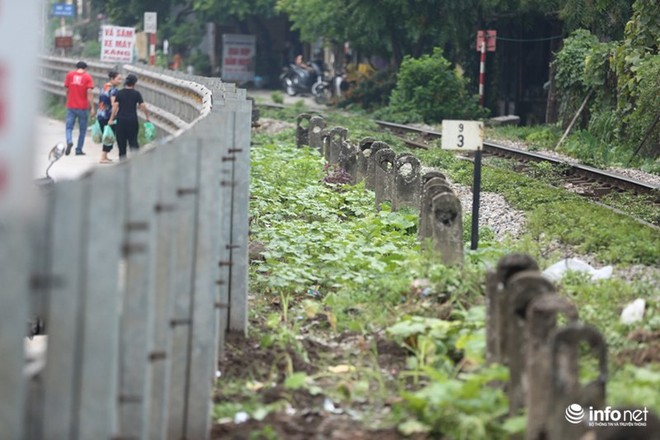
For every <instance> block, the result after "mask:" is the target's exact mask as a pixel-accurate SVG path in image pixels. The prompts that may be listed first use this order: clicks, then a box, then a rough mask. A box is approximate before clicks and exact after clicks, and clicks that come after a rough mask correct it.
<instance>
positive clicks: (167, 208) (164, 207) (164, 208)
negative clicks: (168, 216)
mask: <svg viewBox="0 0 660 440" xmlns="http://www.w3.org/2000/svg"><path fill="white" fill-rule="evenodd" d="M154 210H155V211H156V212H172V211H174V210H176V205H168V204H164V203H156V206H154Z"/></svg>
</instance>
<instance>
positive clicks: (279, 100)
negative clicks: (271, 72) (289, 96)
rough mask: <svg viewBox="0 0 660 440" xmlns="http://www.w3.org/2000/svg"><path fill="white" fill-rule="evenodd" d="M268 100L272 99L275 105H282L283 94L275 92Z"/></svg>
mask: <svg viewBox="0 0 660 440" xmlns="http://www.w3.org/2000/svg"><path fill="white" fill-rule="evenodd" d="M270 99H272V100H273V102H274V103H275V104H284V93H282V92H280V91H279V90H275V91H274V92H272V93H271V94H270Z"/></svg>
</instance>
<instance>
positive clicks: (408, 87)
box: [382, 48, 486, 123]
mask: <svg viewBox="0 0 660 440" xmlns="http://www.w3.org/2000/svg"><path fill="white" fill-rule="evenodd" d="M382 114H384V115H392V116H395V117H397V118H399V120H400V122H414V121H415V119H421V120H422V121H424V122H426V123H436V122H441V121H442V120H443V119H478V118H481V117H485V116H486V112H485V111H484V110H483V109H481V108H480V107H479V105H478V102H477V100H476V99H475V98H474V97H471V96H470V95H469V94H468V91H467V80H466V79H464V78H463V77H461V76H460V75H459V74H458V73H456V71H454V69H452V67H451V63H450V62H449V61H447V59H446V58H444V57H443V56H442V49H440V48H435V49H434V50H433V54H432V55H424V56H422V57H421V58H418V59H414V58H411V57H406V58H405V59H404V60H403V63H401V68H400V70H399V75H398V80H397V84H396V87H395V89H394V90H393V91H392V95H391V97H390V105H389V107H388V108H387V110H386V111H384V112H382Z"/></svg>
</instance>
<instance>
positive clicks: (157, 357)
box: [149, 351, 167, 362]
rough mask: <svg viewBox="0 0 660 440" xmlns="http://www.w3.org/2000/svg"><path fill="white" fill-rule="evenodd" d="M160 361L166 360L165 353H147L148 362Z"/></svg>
mask: <svg viewBox="0 0 660 440" xmlns="http://www.w3.org/2000/svg"><path fill="white" fill-rule="evenodd" d="M162 359H167V353H166V352H164V351H153V352H151V353H149V361H151V362H153V361H158V360H162Z"/></svg>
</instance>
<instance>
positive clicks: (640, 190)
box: [376, 121, 660, 207]
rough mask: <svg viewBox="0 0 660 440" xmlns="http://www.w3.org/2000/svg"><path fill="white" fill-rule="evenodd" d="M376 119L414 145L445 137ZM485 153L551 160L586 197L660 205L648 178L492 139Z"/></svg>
mask: <svg viewBox="0 0 660 440" xmlns="http://www.w3.org/2000/svg"><path fill="white" fill-rule="evenodd" d="M376 123H377V124H378V125H379V126H380V127H382V128H384V129H386V130H388V131H390V132H392V133H394V134H395V135H397V136H398V138H399V139H401V141H402V142H404V143H405V144H406V145H408V146H410V147H412V148H422V149H428V148H435V146H433V144H432V142H433V141H436V140H438V139H440V138H441V137H442V133H439V132H437V131H432V130H424V129H419V128H415V127H410V126H407V125H401V124H394V123H391V122H385V121H376ZM410 135H413V136H414V138H412V139H411V138H410ZM483 153H485V154H486V155H490V156H498V157H503V158H508V159H514V160H516V161H518V162H521V163H522V164H527V163H532V162H546V163H550V164H551V165H552V166H553V167H556V169H557V170H559V171H558V173H557V174H558V175H562V176H563V179H564V181H565V182H566V183H570V184H571V185H573V186H574V187H578V188H577V189H576V191H575V192H577V193H580V194H582V195H585V196H587V197H591V198H596V199H599V198H602V197H604V196H606V195H608V194H610V193H612V192H627V193H631V194H640V195H650V196H651V197H653V199H654V203H655V204H656V205H657V206H658V207H660V188H658V187H657V186H654V185H650V184H648V183H645V182H640V181H637V180H634V179H630V178H628V177H625V176H621V175H618V174H614V173H611V172H608V171H604V170H599V169H597V168H594V167H590V166H587V165H580V164H572V163H567V162H565V161H562V160H559V159H556V158H553V157H549V156H545V155H543V154H539V153H535V152H532V151H525V150H520V149H517V148H512V147H508V146H505V145H500V144H498V143H495V142H492V141H485V142H484V144H483Z"/></svg>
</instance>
